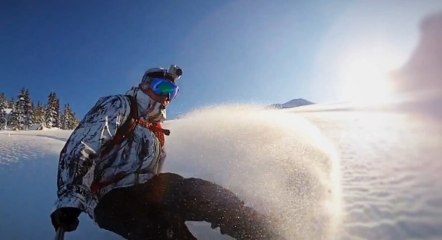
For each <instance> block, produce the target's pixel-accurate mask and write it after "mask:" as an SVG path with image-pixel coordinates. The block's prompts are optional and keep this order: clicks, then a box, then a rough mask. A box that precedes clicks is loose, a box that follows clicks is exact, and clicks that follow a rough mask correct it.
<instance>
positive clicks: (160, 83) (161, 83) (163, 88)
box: [150, 78, 179, 101]
mask: <svg viewBox="0 0 442 240" xmlns="http://www.w3.org/2000/svg"><path fill="white" fill-rule="evenodd" d="M150 89H151V90H152V91H153V92H154V93H155V94H156V95H159V96H165V97H168V98H169V101H172V100H173V99H174V98H175V97H176V96H177V95H178V91H179V88H178V86H177V85H175V84H174V83H173V82H171V81H170V80H167V79H164V78H152V80H151V82H150Z"/></svg>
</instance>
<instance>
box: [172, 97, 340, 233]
mask: <svg viewBox="0 0 442 240" xmlns="http://www.w3.org/2000/svg"><path fill="white" fill-rule="evenodd" d="M165 126H166V127H168V128H170V129H171V130H172V132H173V134H172V135H171V136H170V137H168V138H167V143H166V148H167V149H166V150H167V152H168V156H167V159H166V163H165V166H164V171H165V172H175V173H178V174H181V175H182V176H184V177H198V178H202V179H205V180H208V181H212V182H215V183H217V184H219V185H221V186H223V187H225V188H228V189H230V190H231V191H233V192H235V193H236V194H237V195H238V196H239V197H240V198H241V199H242V200H244V202H245V203H246V205H248V206H251V207H253V208H255V209H257V210H258V211H260V212H262V213H264V214H267V215H269V216H270V217H271V219H274V220H275V221H274V226H273V227H274V228H275V229H277V230H278V231H279V232H281V233H282V235H283V236H285V237H286V238H287V239H333V238H334V236H335V234H336V230H337V229H338V225H339V223H340V222H341V218H340V215H341V214H340V213H341V187H340V177H339V158H338V155H337V153H336V151H335V149H334V147H333V146H332V145H331V144H330V143H329V141H328V140H327V139H326V138H325V137H324V136H323V135H322V134H321V132H320V131H319V129H318V128H316V127H315V126H314V125H312V124H311V123H310V122H308V121H307V120H305V119H303V118H302V117H300V116H298V115H296V114H295V113H287V112H284V111H281V110H277V109H269V108H263V107H258V106H252V105H235V106H215V107H207V108H204V109H199V110H195V111H193V112H191V113H189V114H187V115H185V116H183V117H182V118H180V119H178V120H171V121H167V122H166V123H165Z"/></svg>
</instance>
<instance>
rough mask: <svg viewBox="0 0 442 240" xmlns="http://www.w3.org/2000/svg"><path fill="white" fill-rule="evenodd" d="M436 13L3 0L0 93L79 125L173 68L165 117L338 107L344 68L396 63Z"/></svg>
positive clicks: (389, 8)
mask: <svg viewBox="0 0 442 240" xmlns="http://www.w3.org/2000/svg"><path fill="white" fill-rule="evenodd" d="M441 9H442V3H441V2H440V1H432V0H427V1H425V0H424V1H412V0H403V1H400V0H386V1H349V0H338V1H326V0H324V1H321V0H317V1H295V0H290V1H289V0H287V1H282V0H277V1H264V0H253V1H252V0H248V1H246V0H232V1H229V0H222V1H221V0H213V1H203V0H201V1H191V0H189V1H179V0H176V1H122V0H121V1H116V0H109V1H83V0H78V1H20V0H18V1H12V0H11V1H5V0H2V1H0V92H3V93H5V94H6V95H7V96H8V97H15V96H17V95H18V93H19V90H20V89H21V88H22V87H26V88H28V89H29V90H30V92H31V94H32V96H31V97H32V98H33V100H34V102H37V101H41V102H43V103H46V101H47V96H48V95H49V92H50V91H55V92H56V93H57V94H58V96H59V98H60V99H61V101H62V104H65V103H69V104H71V106H72V107H73V109H74V111H76V112H77V115H78V117H80V118H81V117H82V116H84V114H85V113H86V112H87V111H88V110H89V108H90V107H91V106H93V104H94V103H95V102H96V101H97V99H98V98H99V97H101V96H106V95H110V94H120V93H124V92H125V91H126V90H128V89H129V88H130V87H131V86H134V85H137V84H138V83H139V81H140V78H141V76H142V75H143V73H144V71H145V70H146V69H148V68H150V67H158V66H163V67H168V66H169V65H170V64H171V63H174V64H178V65H179V66H181V67H182V68H183V69H184V75H183V77H182V79H181V80H180V87H181V92H180V95H179V96H178V98H177V99H175V101H174V102H173V104H172V105H171V107H170V109H169V114H170V116H171V117H174V116H177V115H178V114H182V113H186V112H188V111H190V110H192V109H195V108H199V107H202V106H208V105H215V104H222V103H259V104H269V103H277V102H279V103H282V102H286V101H288V100H290V99H293V98H306V99H308V100H311V101H315V102H336V101H341V100H342V99H343V98H344V96H347V95H348V96H351V94H349V92H353V93H357V91H356V89H355V90H354V91H353V90H352V89H351V88H350V87H349V86H353V85H352V84H348V82H346V81H344V80H343V79H352V81H353V79H355V78H357V76H358V74H359V75H364V72H363V70H360V71H359V72H358V73H354V72H355V71H346V70H342V68H344V69H347V67H349V66H350V65H352V66H353V65H354V64H353V63H355V62H356V63H358V61H360V59H371V61H373V62H380V61H381V60H379V59H382V62H384V61H385V59H390V62H388V64H387V62H386V61H385V62H386V63H385V64H384V65H389V66H388V67H390V68H394V67H400V66H401V64H403V63H404V62H405V61H406V60H407V59H408V57H409V55H410V54H411V52H412V50H413V49H414V48H415V47H416V44H417V42H418V38H419V29H418V28H419V22H420V20H421V19H422V17H424V16H426V15H427V14H429V13H433V12H435V11H437V10H441ZM370 54H372V55H373V56H369V55H370ZM376 57H377V58H376ZM350 62H351V63H352V64H349V63H350ZM360 64H368V65H369V64H370V62H368V63H367V62H365V63H364V62H363V61H362V62H361V63H360ZM353 67H354V68H355V69H360V67H359V68H358V67H357V66H353ZM339 69H341V70H339ZM353 73H354V75H351V74H353ZM347 75H348V76H347ZM347 81H348V80H347ZM357 85H361V84H360V83H358V82H356V84H354V87H355V88H356V86H357Z"/></svg>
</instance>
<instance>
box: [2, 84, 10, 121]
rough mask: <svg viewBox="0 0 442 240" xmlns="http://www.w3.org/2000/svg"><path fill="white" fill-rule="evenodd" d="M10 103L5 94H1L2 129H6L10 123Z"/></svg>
mask: <svg viewBox="0 0 442 240" xmlns="http://www.w3.org/2000/svg"><path fill="white" fill-rule="evenodd" d="M9 111H10V110H9V103H8V100H7V98H6V95H5V94H4V93H0V129H2V128H6V125H7V122H8V117H9V115H8V113H9Z"/></svg>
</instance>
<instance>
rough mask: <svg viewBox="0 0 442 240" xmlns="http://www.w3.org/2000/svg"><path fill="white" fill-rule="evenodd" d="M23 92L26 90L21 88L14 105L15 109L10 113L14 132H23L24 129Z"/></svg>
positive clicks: (24, 104) (24, 107) (24, 105)
mask: <svg viewBox="0 0 442 240" xmlns="http://www.w3.org/2000/svg"><path fill="white" fill-rule="evenodd" d="M25 91H26V89H24V88H22V89H21V91H20V94H19V95H18V99H17V101H16V102H15V103H14V104H15V109H14V110H13V112H12V125H13V126H14V129H15V130H23V129H25V128H26V115H25V109H26V102H25Z"/></svg>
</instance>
